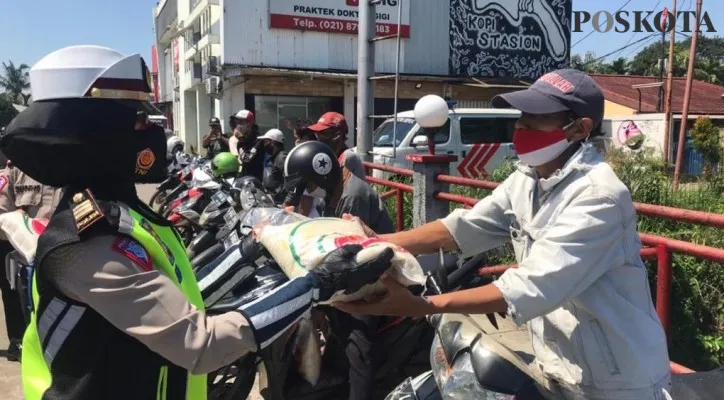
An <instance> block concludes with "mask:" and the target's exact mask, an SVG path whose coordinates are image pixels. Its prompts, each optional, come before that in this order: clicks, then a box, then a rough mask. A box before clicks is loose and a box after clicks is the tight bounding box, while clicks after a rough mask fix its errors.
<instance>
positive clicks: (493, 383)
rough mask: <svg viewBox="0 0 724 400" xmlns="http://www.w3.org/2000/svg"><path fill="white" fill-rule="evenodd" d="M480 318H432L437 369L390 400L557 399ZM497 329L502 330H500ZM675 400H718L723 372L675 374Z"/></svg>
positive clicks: (401, 387)
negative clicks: (488, 330)
mask: <svg viewBox="0 0 724 400" xmlns="http://www.w3.org/2000/svg"><path fill="white" fill-rule="evenodd" d="M481 317H482V316H480V315H464V314H443V315H433V316H429V317H428V318H427V319H428V322H429V323H430V325H431V326H432V327H433V328H434V330H435V339H434V340H433V343H432V346H431V348H430V365H431V366H432V370H430V371H427V372H424V373H422V374H420V375H418V376H415V377H414V378H412V377H410V378H407V379H406V380H404V381H403V382H402V383H401V384H399V385H398V386H397V387H396V388H395V389H394V390H393V391H392V392H391V393H390V394H388V395H387V397H386V398H385V400H403V399H404V400H410V399H414V400H442V399H455V400H468V399H470V400H472V399H476V400H479V399H490V400H545V399H548V400H556V399H561V400H562V399H565V398H566V397H564V396H563V394H562V393H561V391H560V389H559V387H558V386H557V385H556V383H555V382H552V381H550V380H548V379H546V378H545V377H543V376H542V375H541V374H540V372H538V370H537V369H534V368H531V367H530V366H529V365H528V363H527V362H526V361H525V360H523V358H521V357H520V356H519V355H518V354H517V353H516V352H514V351H513V350H511V349H509V348H508V347H506V346H505V345H503V344H502V343H499V342H498V341H496V340H495V339H494V338H493V337H492V336H490V335H489V334H488V332H486V331H485V329H484V328H482V324H481V323H480V322H481V321H480V318H481ZM496 328H497V327H496ZM670 395H671V397H672V398H673V399H687V400H714V399H721V398H722V395H724V368H720V369H717V370H714V371H709V372H697V373H692V374H684V375H673V376H672V390H671V393H670Z"/></svg>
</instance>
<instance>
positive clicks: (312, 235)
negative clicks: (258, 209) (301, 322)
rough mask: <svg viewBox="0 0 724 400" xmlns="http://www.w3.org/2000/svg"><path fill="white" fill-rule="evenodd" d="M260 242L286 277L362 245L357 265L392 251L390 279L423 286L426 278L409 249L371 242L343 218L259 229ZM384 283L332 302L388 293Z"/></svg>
mask: <svg viewBox="0 0 724 400" xmlns="http://www.w3.org/2000/svg"><path fill="white" fill-rule="evenodd" d="M255 231H256V235H257V239H258V240H259V241H260V242H261V244H263V245H264V247H265V248H266V249H267V250H268V251H269V253H270V254H271V256H272V257H273V258H274V260H275V261H276V262H277V263H278V264H279V266H280V267H281V268H282V270H283V271H284V273H285V274H286V275H287V276H288V277H289V279H293V278H296V277H299V276H303V275H305V274H306V273H307V271H311V270H314V268H315V267H316V266H317V265H318V264H319V263H320V262H321V261H322V259H324V257H325V256H326V255H327V254H328V253H330V252H332V251H334V250H336V249H338V248H340V247H342V246H344V245H348V244H359V245H361V246H362V247H363V248H364V249H363V250H362V251H360V252H359V253H358V254H357V261H358V262H364V261H366V260H371V259H373V258H375V257H377V256H378V255H379V253H380V252H382V251H383V250H385V249H386V248H388V247H390V248H392V249H393V251H394V257H393V258H392V261H391V264H392V267H391V268H390V269H389V270H388V271H387V272H386V275H387V276H389V277H391V278H392V279H394V280H395V281H397V282H398V283H400V284H401V285H404V286H412V285H423V284H424V283H425V274H424V272H423V271H422V267H420V264H419V263H418V262H417V259H416V258H415V257H413V256H412V254H410V253H409V252H407V251H406V250H405V249H403V248H401V247H399V246H396V245H394V244H392V243H389V242H385V241H384V240H381V239H379V238H369V237H367V236H366V235H365V234H364V230H363V229H362V227H361V226H360V225H359V224H358V223H357V222H355V221H349V220H343V219H339V218H313V219H312V218H304V217H302V218H297V221H295V222H292V223H286V224H280V225H275V224H264V223H262V224H261V225H259V226H258V227H257V228H256V229H255ZM385 292H386V290H385V287H384V285H383V284H382V283H381V282H379V281H378V282H375V283H374V284H371V285H366V286H364V287H363V288H362V289H360V290H358V291H357V292H355V293H352V294H349V295H344V294H337V295H335V296H333V297H332V298H331V299H330V300H329V301H327V302H331V301H354V300H359V299H362V298H370V297H374V296H378V295H380V294H383V293H385Z"/></svg>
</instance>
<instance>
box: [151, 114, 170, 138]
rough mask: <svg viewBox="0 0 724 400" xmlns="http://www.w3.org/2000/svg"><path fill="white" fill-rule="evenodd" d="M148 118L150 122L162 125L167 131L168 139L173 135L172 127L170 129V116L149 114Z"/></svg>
mask: <svg viewBox="0 0 724 400" xmlns="http://www.w3.org/2000/svg"><path fill="white" fill-rule="evenodd" d="M148 120H149V121H150V122H153V123H154V124H156V125H159V126H162V127H163V130H164V131H165V132H166V139H168V138H170V137H171V136H173V131H172V130H171V129H168V118H166V116H164V115H149V116H148Z"/></svg>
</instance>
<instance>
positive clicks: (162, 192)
mask: <svg viewBox="0 0 724 400" xmlns="http://www.w3.org/2000/svg"><path fill="white" fill-rule="evenodd" d="M176 159H177V160H180V161H176V162H174V163H172V164H170V165H169V166H168V170H169V175H168V178H166V180H164V181H163V182H162V183H160V184H159V185H158V186H157V187H156V191H155V192H154V194H153V195H152V196H151V199H150V201H149V203H148V204H149V206H151V207H152V208H154V209H155V210H156V211H157V212H159V213H164V212H165V211H166V209H167V208H168V206H169V204H170V203H171V202H172V201H173V200H175V199H177V198H178V196H179V195H180V194H181V193H182V192H184V191H185V190H188V189H189V187H190V186H191V181H192V179H193V171H194V170H195V169H197V168H199V166H201V165H203V164H204V163H205V162H206V161H207V160H206V159H205V158H202V157H191V156H189V155H186V154H183V153H178V154H176Z"/></svg>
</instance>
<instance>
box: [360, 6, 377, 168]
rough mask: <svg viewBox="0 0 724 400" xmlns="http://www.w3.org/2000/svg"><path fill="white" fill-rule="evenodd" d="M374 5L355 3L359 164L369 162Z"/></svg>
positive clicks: (372, 107)
mask: <svg viewBox="0 0 724 400" xmlns="http://www.w3.org/2000/svg"><path fill="white" fill-rule="evenodd" d="M375 8H376V2H375V1H370V0H362V1H360V2H359V24H358V29H359V31H358V39H357V153H358V154H359V155H360V156H361V157H362V161H368V162H372V150H373V140H372V125H370V115H372V114H373V111H374V104H375V94H374V87H373V82H372V80H371V79H370V78H372V77H373V76H374V75H375V46H374V45H373V43H372V39H374V37H375V36H376V34H377V26H376V20H377V18H376V13H375Z"/></svg>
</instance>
